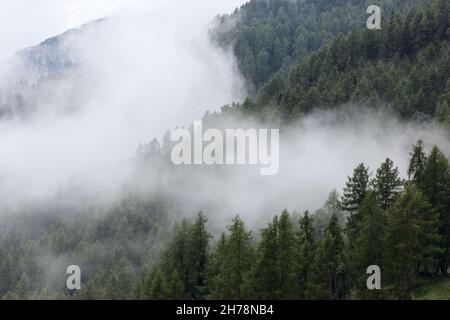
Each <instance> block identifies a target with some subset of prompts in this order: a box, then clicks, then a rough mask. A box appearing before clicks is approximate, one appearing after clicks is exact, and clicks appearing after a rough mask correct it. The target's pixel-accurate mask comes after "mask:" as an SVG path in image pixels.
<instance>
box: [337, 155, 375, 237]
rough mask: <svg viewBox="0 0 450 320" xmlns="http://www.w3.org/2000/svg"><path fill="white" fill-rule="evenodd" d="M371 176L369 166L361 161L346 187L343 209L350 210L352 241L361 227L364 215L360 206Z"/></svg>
mask: <svg viewBox="0 0 450 320" xmlns="http://www.w3.org/2000/svg"><path fill="white" fill-rule="evenodd" d="M369 177H370V174H369V168H367V167H366V166H365V165H364V164H363V163H361V164H360V165H358V167H356V169H355V171H354V172H353V176H352V177H348V182H347V183H346V187H345V188H344V195H343V196H342V200H341V205H342V209H343V210H345V211H347V212H349V216H348V219H347V227H346V231H347V234H348V237H349V241H350V243H353V242H354V240H355V239H356V236H357V234H358V232H359V229H360V228H361V224H362V221H363V217H362V216H361V213H360V212H359V211H358V208H359V206H360V205H361V203H362V202H363V201H364V198H365V197H366V194H367V191H368V190H369Z"/></svg>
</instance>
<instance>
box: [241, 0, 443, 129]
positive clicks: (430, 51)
mask: <svg viewBox="0 0 450 320" xmlns="http://www.w3.org/2000/svg"><path fill="white" fill-rule="evenodd" d="M275 2H277V1H275ZM281 2H282V3H285V5H286V6H289V5H292V4H291V3H296V2H291V1H286V2H283V1H281ZM301 2H302V1H300V3H301ZM307 2H308V1H307ZM350 2H351V1H350ZM256 3H266V2H263V1H256ZM269 3H273V2H269ZM327 3H328V2H327ZM330 3H331V2H330ZM402 3H404V5H405V7H407V6H406V3H408V2H403V1H402ZM260 5H261V6H263V5H262V4H260ZM255 6H256V4H255ZM244 8H245V7H244ZM266 10H269V9H267V8H266ZM280 11H281V12H283V10H282V9H280ZM449 11H450V9H449V4H448V2H447V1H445V0H442V1H433V3H432V5H431V6H430V5H428V6H426V5H423V6H420V5H416V6H412V7H410V8H409V9H408V10H407V11H406V13H405V14H401V13H400V11H396V12H395V13H394V14H393V17H392V18H391V19H389V20H388V21H384V22H383V23H384V24H383V27H382V30H380V31H373V30H368V29H366V28H361V27H358V28H353V29H352V30H351V31H349V32H348V33H346V34H344V33H339V34H338V35H337V36H336V37H335V38H333V40H330V41H328V42H327V43H326V44H324V45H323V47H321V48H320V49H319V50H318V51H315V52H313V53H310V54H307V53H303V54H299V56H300V58H299V59H297V60H298V61H296V62H294V63H290V67H289V69H288V70H289V71H288V73H287V76H284V75H283V74H282V73H277V72H275V71H270V72H268V75H267V76H265V77H264V79H265V81H266V80H269V79H270V81H268V82H267V84H265V85H263V86H262V88H261V89H260V90H259V91H258V94H257V95H256V97H254V98H248V99H247V100H246V101H245V102H244V103H243V104H242V106H238V107H240V108H241V109H242V110H240V111H242V112H243V113H245V114H250V115H252V116H255V117H257V118H260V119H263V120H273V119H279V118H281V119H282V121H283V122H284V123H287V124H288V123H292V122H294V121H296V120H298V119H299V118H301V117H302V116H304V115H305V114H308V113H309V112H311V111H312V110H316V109H318V108H322V109H330V108H336V107H338V106H340V105H343V104H348V103H355V104H356V103H357V104H366V105H369V106H373V107H379V106H388V107H390V108H391V109H392V110H393V111H394V112H395V113H396V114H397V115H398V116H399V117H401V118H405V119H411V118H412V119H416V120H430V119H433V118H434V119H436V120H438V121H439V122H443V123H447V124H448V123H449V119H450V118H449V116H450V107H449V105H450V100H449V99H450V83H449V82H448V80H449V78H448V75H449V73H450V70H449V68H450V67H449V66H450V48H449V40H450V31H449V30H450V29H449V26H450V25H449V15H448V12H449ZM360 12H362V11H360ZM344 16H347V15H344ZM337 17H340V16H335V17H334V19H337ZM330 19H331V20H332V18H330ZM252 21H253V20H252ZM266 28H267V29H269V30H272V29H271V27H270V26H266ZM272 28H273V30H278V28H279V26H273V27H272ZM238 30H239V29H238ZM262 30H266V29H262ZM246 32H247V31H246V29H245V28H244V30H241V31H240V32H238V35H235V36H234V37H236V40H235V41H236V42H235V43H236V44H235V46H239V43H240V41H241V40H240V35H241V34H246ZM254 32H256V31H253V33H252V32H251V33H250V34H252V36H256V35H254ZM260 32H264V31H260ZM273 32H275V31H273ZM264 33H265V34H272V33H271V32H269V31H265V32H264ZM300 34H301V35H303V33H300ZM315 36H316V37H317V36H318V35H317V33H315ZM248 41H249V42H250V40H248ZM268 43H270V45H274V43H275V42H274V41H273V39H272V40H270V41H269V40H268ZM291 43H292V41H291ZM257 45H260V46H262V47H263V48H262V49H261V50H269V49H268V48H266V47H265V46H264V45H263V44H259V43H258V44H254V48H253V50H257V48H258V47H257ZM267 45H268V44H267ZM255 46H256V47H255ZM277 47H278V46H277ZM236 50H237V49H236V48H235V51H236ZM236 54H237V57H238V61H239V65H240V68H241V70H242V72H243V74H244V75H246V74H247V72H246V71H245V70H246V68H247V66H244V65H245V64H246V63H247V61H248V58H247V57H246V55H245V54H244V53H241V52H240V51H237V52H236ZM255 59H256V58H255ZM275 60H276V59H275ZM253 63H256V62H253ZM256 64H257V65H259V66H271V68H272V69H274V70H275V69H277V64H276V63H273V62H271V61H268V62H267V63H256ZM253 78H254V77H253V76H252V75H247V80H250V81H252V82H255V80H253ZM262 83H264V81H263V82H262Z"/></svg>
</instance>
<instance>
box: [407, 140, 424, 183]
mask: <svg viewBox="0 0 450 320" xmlns="http://www.w3.org/2000/svg"><path fill="white" fill-rule="evenodd" d="M410 156H411V158H410V160H409V167H408V178H409V181H411V182H413V183H416V184H417V185H420V184H421V183H422V179H423V173H424V170H425V162H426V156H425V151H424V145H423V141H422V140H419V141H417V143H416V144H415V145H414V146H413V150H412V151H411V153H410Z"/></svg>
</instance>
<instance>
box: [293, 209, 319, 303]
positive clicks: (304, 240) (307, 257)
mask: <svg viewBox="0 0 450 320" xmlns="http://www.w3.org/2000/svg"><path fill="white" fill-rule="evenodd" d="M299 224H300V230H299V232H298V263H297V264H298V282H299V291H300V297H299V298H302V299H308V298H312V293H311V277H312V273H313V264H314V257H315V253H316V242H315V239H314V237H315V230H314V226H313V225H314V218H313V217H312V216H311V215H310V214H309V212H308V211H306V212H305V213H304V215H303V217H301V218H300V221H299Z"/></svg>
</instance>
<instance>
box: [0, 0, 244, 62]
mask: <svg viewBox="0 0 450 320" xmlns="http://www.w3.org/2000/svg"><path fill="white" fill-rule="evenodd" d="M244 2H245V1H244V0H191V1H185V0H39V1H36V0H14V1H2V7H1V10H0V39H1V46H0V60H3V59H5V58H7V57H9V56H11V55H13V54H14V53H15V52H17V51H18V50H20V49H22V48H24V47H28V46H32V45H35V44H37V43H40V42H41V41H42V40H45V39H46V38H49V37H52V36H54V35H56V34H60V33H62V32H64V31H65V30H67V29H68V28H72V27H75V26H76V25H77V24H84V23H86V22H88V21H91V20H95V19H98V18H102V17H105V16H111V15H124V14H140V13H142V12H144V11H151V10H158V9H157V8H158V7H161V6H164V7H166V8H168V9H169V10H174V11H177V10H182V11H183V12H185V13H186V15H189V14H194V17H195V19H202V20H204V21H207V20H208V19H211V18H212V17H214V16H215V15H216V14H218V13H228V12H231V11H233V10H234V8H235V7H236V6H239V5H241V4H242V3H244ZM167 19H170V17H167Z"/></svg>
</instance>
